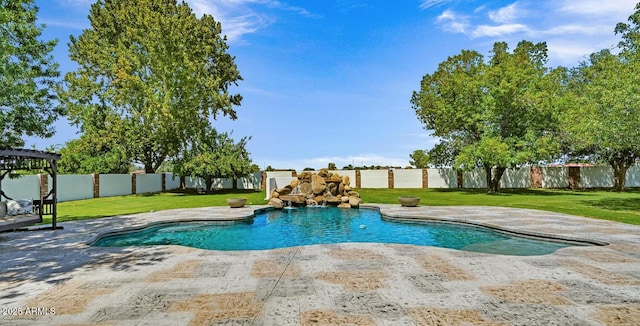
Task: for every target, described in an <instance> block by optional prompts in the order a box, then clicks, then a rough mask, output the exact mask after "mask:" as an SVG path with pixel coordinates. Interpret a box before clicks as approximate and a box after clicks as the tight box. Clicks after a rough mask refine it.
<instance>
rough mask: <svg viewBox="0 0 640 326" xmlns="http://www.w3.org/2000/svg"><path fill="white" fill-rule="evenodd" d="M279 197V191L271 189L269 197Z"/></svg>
mask: <svg viewBox="0 0 640 326" xmlns="http://www.w3.org/2000/svg"><path fill="white" fill-rule="evenodd" d="M278 197H280V193H279V192H277V191H276V190H275V189H273V190H271V196H270V197H269V198H278Z"/></svg>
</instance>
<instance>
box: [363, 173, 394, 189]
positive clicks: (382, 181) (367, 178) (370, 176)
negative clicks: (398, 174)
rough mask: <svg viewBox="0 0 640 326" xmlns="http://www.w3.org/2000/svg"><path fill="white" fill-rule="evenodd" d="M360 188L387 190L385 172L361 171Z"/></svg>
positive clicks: (387, 182)
mask: <svg viewBox="0 0 640 326" xmlns="http://www.w3.org/2000/svg"><path fill="white" fill-rule="evenodd" d="M360 188H389V174H388V172H387V170H361V171H360Z"/></svg>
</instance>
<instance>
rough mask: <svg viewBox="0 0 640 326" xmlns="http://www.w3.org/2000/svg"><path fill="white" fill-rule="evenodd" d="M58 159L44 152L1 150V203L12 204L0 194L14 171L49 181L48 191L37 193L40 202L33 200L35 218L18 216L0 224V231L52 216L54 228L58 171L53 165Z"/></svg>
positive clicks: (8, 198) (3, 194)
mask: <svg viewBox="0 0 640 326" xmlns="http://www.w3.org/2000/svg"><path fill="white" fill-rule="evenodd" d="M59 159H60V155H58V154H55V153H50V152H45V151H38V150H30V149H20V148H0V200H2V199H3V197H4V198H6V199H7V200H13V199H14V198H11V197H9V195H11V194H9V195H7V194H6V193H5V192H4V191H3V190H2V180H4V178H5V177H7V176H8V175H10V174H11V173H12V172H13V171H34V170H39V171H44V172H46V173H47V174H48V175H49V176H51V179H52V181H53V182H52V185H51V190H49V191H48V192H47V191H43V190H42V189H41V190H40V193H39V199H34V200H33V208H34V214H33V215H31V216H29V217H27V216H23V217H20V216H17V217H16V218H14V219H13V220H12V221H11V222H12V223H5V224H0V231H6V230H11V229H14V230H15V229H16V228H19V227H23V226H27V225H32V224H37V223H41V222H42V221H43V219H42V216H43V215H51V229H53V230H55V229H56V228H57V225H56V223H57V202H58V197H57V183H58V180H57V167H56V161H57V160H59Z"/></svg>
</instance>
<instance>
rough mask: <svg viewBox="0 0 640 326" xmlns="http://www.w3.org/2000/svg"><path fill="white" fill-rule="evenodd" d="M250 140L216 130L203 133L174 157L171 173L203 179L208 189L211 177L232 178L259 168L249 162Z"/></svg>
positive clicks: (209, 188)
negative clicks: (247, 147)
mask: <svg viewBox="0 0 640 326" xmlns="http://www.w3.org/2000/svg"><path fill="white" fill-rule="evenodd" d="M249 139H250V137H243V138H242V139H241V140H240V141H239V142H237V143H235V142H234V141H233V139H232V138H231V137H230V136H229V134H227V133H218V132H217V131H216V130H215V129H210V130H209V131H207V132H203V133H202V134H201V135H200V137H199V138H197V139H196V140H195V141H193V142H192V143H191V144H190V146H189V147H188V148H187V149H185V150H184V151H183V152H182V154H181V155H180V156H179V157H176V158H175V159H174V160H173V172H174V173H175V174H177V175H180V176H195V177H200V178H203V179H204V180H205V183H206V187H207V190H211V185H212V179H213V178H232V179H234V181H235V180H236V179H238V178H241V177H244V176H247V175H249V174H250V173H252V172H256V171H257V170H259V168H258V166H257V165H255V164H252V162H251V158H250V157H249V155H250V154H249V152H248V151H247V149H246V144H247V142H248V141H249ZM235 186H236V184H235V182H234V188H235Z"/></svg>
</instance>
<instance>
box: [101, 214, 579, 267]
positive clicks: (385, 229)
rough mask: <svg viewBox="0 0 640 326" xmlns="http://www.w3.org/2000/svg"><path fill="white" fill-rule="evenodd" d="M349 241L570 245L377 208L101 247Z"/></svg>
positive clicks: (148, 232) (494, 248) (144, 232)
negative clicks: (392, 215) (390, 214)
mask: <svg viewBox="0 0 640 326" xmlns="http://www.w3.org/2000/svg"><path fill="white" fill-rule="evenodd" d="M344 242H376V243H397V244H411V245H419V246H434V247H443V248H450V249H458V250H465V251H474V252H483V253H493V254H503V255H518V256H531V255H544V254H549V253H553V252H555V251H556V250H558V249H560V248H564V247H568V246H570V244H568V243H563V242H553V241H545V240H542V239H533V238H526V237H520V236H515V235H511V234H506V233H504V232H498V231H496V230H493V229H489V228H484V227H475V226H468V225H460V224H451V223H438V222H426V221H425V222H423V221H421V222H412V223H408V222H406V221H391V220H387V219H383V218H382V216H381V214H380V212H379V211H378V210H375V209H366V208H360V209H339V208H334V207H307V208H296V209H283V210H267V211H263V212H259V213H257V214H256V216H255V217H254V218H252V219H248V220H245V221H236V222H181V223H165V224H159V225H154V226H150V227H146V228H144V229H140V230H136V231H129V232H124V233H117V234H111V235H105V236H102V237H100V238H98V240H97V241H95V242H94V243H93V245H94V246H101V247H123V246H147V245H182V246H188V247H194V248H200V249H210V250H265V249H276V248H286V247H294V246H304V245H313V244H331V243H344Z"/></svg>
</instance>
